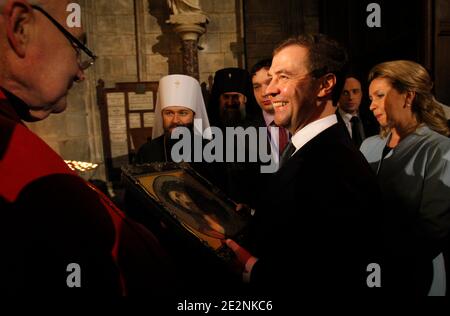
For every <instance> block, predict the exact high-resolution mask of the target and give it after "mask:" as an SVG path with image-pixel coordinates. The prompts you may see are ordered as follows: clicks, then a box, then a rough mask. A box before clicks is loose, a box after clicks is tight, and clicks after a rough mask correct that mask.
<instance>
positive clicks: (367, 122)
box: [336, 73, 379, 148]
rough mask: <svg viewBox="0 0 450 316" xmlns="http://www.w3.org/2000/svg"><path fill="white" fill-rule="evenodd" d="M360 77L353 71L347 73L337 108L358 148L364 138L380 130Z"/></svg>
mask: <svg viewBox="0 0 450 316" xmlns="http://www.w3.org/2000/svg"><path fill="white" fill-rule="evenodd" d="M359 78H360V77H359V76H357V75H355V74H353V73H349V74H347V76H346V78H345V84H344V88H343V89H342V93H341V96H340V98H339V102H338V109H337V110H336V116H337V119H338V122H339V123H340V124H343V125H344V126H345V130H346V131H347V134H348V136H349V137H350V138H351V140H352V141H353V143H354V144H355V146H356V148H359V147H360V146H361V143H362V141H363V140H364V139H366V138H367V137H370V136H373V135H375V134H378V132H379V127H378V123H377V121H376V119H375V117H374V116H373V113H372V112H371V111H370V110H369V106H368V102H367V101H366V99H367V98H364V91H367V89H365V88H364V85H363V84H362V81H361V80H360V79H359Z"/></svg>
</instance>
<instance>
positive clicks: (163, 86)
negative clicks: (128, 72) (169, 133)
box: [152, 75, 212, 139]
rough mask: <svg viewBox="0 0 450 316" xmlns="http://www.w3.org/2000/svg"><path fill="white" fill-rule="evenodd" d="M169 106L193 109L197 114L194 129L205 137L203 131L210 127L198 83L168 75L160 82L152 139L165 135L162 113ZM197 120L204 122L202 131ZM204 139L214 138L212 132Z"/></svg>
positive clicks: (184, 77)
mask: <svg viewBox="0 0 450 316" xmlns="http://www.w3.org/2000/svg"><path fill="white" fill-rule="evenodd" d="M169 106H184V107H187V108H189V109H191V110H192V111H193V112H194V113H195V114H194V129H195V131H196V133H198V134H199V135H203V131H204V130H205V129H206V128H209V127H210V126H209V119H208V114H207V113H206V107H205V101H204V100H203V95H202V90H201V88H200V84H199V83H198V81H197V80H196V79H195V78H193V77H190V76H186V75H168V76H165V77H162V78H161V79H160V80H159V87H158V96H157V98H156V108H155V125H154V126H153V132H152V139H155V138H157V137H159V136H161V135H162V134H164V129H163V122H162V114H161V111H162V110H163V109H164V108H166V107H169ZM195 120H201V121H202V126H201V129H202V130H200V126H198V125H199V124H198V123H197V124H196V121H195ZM204 138H207V139H211V138H212V135H211V131H210V130H209V131H208V133H205V135H204Z"/></svg>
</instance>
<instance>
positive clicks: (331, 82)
mask: <svg viewBox="0 0 450 316" xmlns="http://www.w3.org/2000/svg"><path fill="white" fill-rule="evenodd" d="M319 80H321V83H320V87H319V92H318V94H317V97H318V98H324V97H326V96H330V95H331V93H332V92H333V88H334V86H335V85H336V76H335V75H334V74H331V73H329V74H326V75H325V76H323V77H322V78H320V79H319Z"/></svg>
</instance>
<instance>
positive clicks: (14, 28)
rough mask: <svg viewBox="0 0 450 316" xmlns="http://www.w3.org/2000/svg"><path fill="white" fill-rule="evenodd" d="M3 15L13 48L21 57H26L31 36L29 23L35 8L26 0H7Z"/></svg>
mask: <svg viewBox="0 0 450 316" xmlns="http://www.w3.org/2000/svg"><path fill="white" fill-rule="evenodd" d="M3 17H4V19H5V26H6V34H7V37H8V41H9V44H10V45H11V48H12V49H13V50H14V51H15V52H16V54H17V55H18V56H19V57H24V56H25V51H26V46H27V44H28V42H29V37H30V32H29V31H30V29H31V28H30V27H29V24H30V22H31V21H32V20H33V9H32V8H31V6H30V5H29V4H28V3H27V2H26V1H24V0H7V1H6V5H5V7H4V9H3Z"/></svg>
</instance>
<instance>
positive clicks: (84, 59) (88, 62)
mask: <svg viewBox="0 0 450 316" xmlns="http://www.w3.org/2000/svg"><path fill="white" fill-rule="evenodd" d="M31 7H32V8H33V9H35V10H37V11H39V12H41V13H42V14H43V15H45V16H46V17H47V19H49V20H50V22H52V23H53V25H55V26H56V27H57V28H58V30H60V31H61V33H63V35H64V36H65V37H66V38H67V39H68V40H69V42H70V43H71V44H72V46H73V47H74V48H75V50H76V52H77V57H78V65H79V66H80V68H81V70H85V69H87V68H89V67H90V66H92V65H93V64H94V62H95V60H96V59H97V56H95V54H94V53H93V52H91V51H90V50H89V48H87V47H86V46H85V45H84V44H83V43H82V42H80V40H78V39H77V38H76V37H75V36H73V35H72V34H70V33H69V32H68V31H67V30H66V29H65V28H64V27H63V26H62V25H61V24H59V23H58V22H57V21H56V20H55V19H54V18H53V17H52V16H51V15H50V14H48V13H47V12H46V11H45V10H44V9H42V8H41V7H39V6H37V5H31ZM80 50H82V51H83V52H85V53H86V55H87V56H84V55H82V54H81V52H80Z"/></svg>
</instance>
